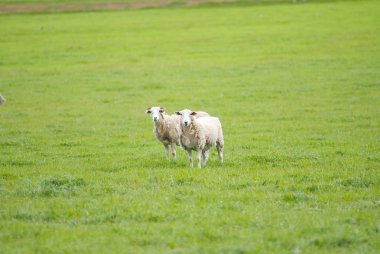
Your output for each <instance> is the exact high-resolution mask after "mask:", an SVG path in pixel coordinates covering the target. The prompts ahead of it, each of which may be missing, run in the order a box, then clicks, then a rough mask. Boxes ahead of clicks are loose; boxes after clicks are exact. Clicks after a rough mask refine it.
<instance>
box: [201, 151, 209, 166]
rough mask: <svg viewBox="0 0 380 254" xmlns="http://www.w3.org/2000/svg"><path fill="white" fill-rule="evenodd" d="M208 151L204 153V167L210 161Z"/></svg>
mask: <svg viewBox="0 0 380 254" xmlns="http://www.w3.org/2000/svg"><path fill="white" fill-rule="evenodd" d="M208 156H209V155H208V151H203V152H202V159H203V165H205V166H206V163H207V160H208Z"/></svg>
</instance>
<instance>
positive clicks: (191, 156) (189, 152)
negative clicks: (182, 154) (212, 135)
mask: <svg viewBox="0 0 380 254" xmlns="http://www.w3.org/2000/svg"><path fill="white" fill-rule="evenodd" d="M187 154H188V155H189V161H190V168H192V167H193V153H192V152H191V150H188V151H187Z"/></svg>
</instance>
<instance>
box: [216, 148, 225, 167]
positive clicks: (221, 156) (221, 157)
mask: <svg viewBox="0 0 380 254" xmlns="http://www.w3.org/2000/svg"><path fill="white" fill-rule="evenodd" d="M216 149H217V150H218V155H219V162H220V164H223V147H222V146H220V145H218V146H216Z"/></svg>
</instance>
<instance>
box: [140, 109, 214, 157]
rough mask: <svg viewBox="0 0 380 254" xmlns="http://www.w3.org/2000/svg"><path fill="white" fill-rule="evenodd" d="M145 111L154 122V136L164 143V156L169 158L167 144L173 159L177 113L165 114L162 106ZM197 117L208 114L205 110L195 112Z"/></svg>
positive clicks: (177, 140)
mask: <svg viewBox="0 0 380 254" xmlns="http://www.w3.org/2000/svg"><path fill="white" fill-rule="evenodd" d="M146 113H147V114H150V116H151V117H152V120H153V122H154V127H153V133H154V134H155V135H156V138H157V139H158V140H159V141H160V142H161V143H162V144H163V145H164V148H165V153H166V158H167V159H168V160H169V159H170V157H169V145H171V148H172V156H173V159H175V158H176V145H180V143H179V133H180V119H181V118H180V117H179V116H177V115H171V116H169V115H166V113H165V108H163V107H149V108H147V109H146ZM197 113H198V114H199V115H198V117H202V116H208V115H209V114H207V113H206V112H202V111H199V112H197Z"/></svg>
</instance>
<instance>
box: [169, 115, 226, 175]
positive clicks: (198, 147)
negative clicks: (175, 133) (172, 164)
mask: <svg viewBox="0 0 380 254" xmlns="http://www.w3.org/2000/svg"><path fill="white" fill-rule="evenodd" d="M175 113H176V114H177V115H179V116H181V123H180V138H179V140H180V145H181V147H182V148H183V149H185V150H186V151H187V153H188V155H189V161H190V167H193V156H192V150H195V151H197V163H198V168H201V167H202V163H201V155H202V159H203V165H204V166H205V165H206V163H207V160H208V157H209V154H208V150H209V149H210V148H212V147H214V146H215V145H216V149H217V150H218V155H219V162H220V164H223V147H224V140H223V131H222V125H221V123H220V121H219V118H217V117H211V116H206V117H200V118H196V116H197V112H194V111H191V110H188V109H184V110H182V111H177V112H175Z"/></svg>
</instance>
